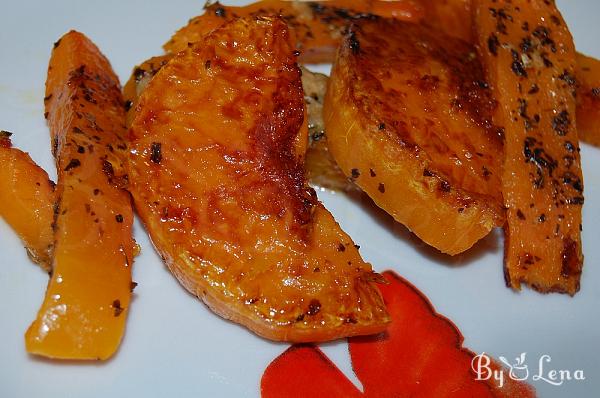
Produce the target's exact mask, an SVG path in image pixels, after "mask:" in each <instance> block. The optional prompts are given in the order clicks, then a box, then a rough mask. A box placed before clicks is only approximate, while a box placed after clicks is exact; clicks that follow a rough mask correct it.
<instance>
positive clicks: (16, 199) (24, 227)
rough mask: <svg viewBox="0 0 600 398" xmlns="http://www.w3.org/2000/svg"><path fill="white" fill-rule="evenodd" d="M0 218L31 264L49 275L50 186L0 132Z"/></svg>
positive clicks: (51, 199) (53, 198) (27, 157)
mask: <svg viewBox="0 0 600 398" xmlns="http://www.w3.org/2000/svg"><path fill="white" fill-rule="evenodd" d="M0 164H1V165H2V167H0V202H1V203H2V206H0V216H1V217H2V218H3V219H4V220H5V221H6V222H7V223H8V224H9V225H10V226H11V227H12V229H13V230H15V232H16V233H17V235H19V237H20V238H21V240H22V241H23V243H24V244H25V247H26V249H27V254H28V255H29V258H31V260H32V261H34V262H35V263H37V264H39V265H40V266H41V267H42V268H43V269H44V270H45V271H48V272H50V269H51V263H52V261H51V259H52V245H53V242H54V233H53V231H52V227H51V225H52V222H53V220H54V201H55V197H54V183H53V182H52V181H50V179H49V178H48V173H46V172H45V171H44V170H43V169H42V168H41V167H39V166H38V165H37V164H35V163H34V162H33V160H31V157H29V155H28V154H27V153H25V152H22V151H20V150H18V149H17V148H13V147H12V143H11V141H10V133H9V132H6V131H1V132H0Z"/></svg>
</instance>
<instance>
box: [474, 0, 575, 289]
mask: <svg viewBox="0 0 600 398" xmlns="http://www.w3.org/2000/svg"><path fill="white" fill-rule="evenodd" d="M473 5H474V11H475V15H476V19H475V20H476V28H477V37H479V40H480V43H479V49H480V51H481V58H482V60H483V63H484V65H485V67H486V71H487V77H488V81H489V83H490V85H491V87H492V90H493V91H494V95H495V97H496V98H497V99H498V102H499V104H500V106H499V107H498V112H497V113H496V115H495V120H496V122H497V123H498V124H499V125H501V126H502V127H503V128H504V136H505V140H504V142H505V144H504V162H503V178H502V193H503V197H504V204H505V206H506V208H507V211H506V220H507V225H506V227H505V229H504V232H505V236H506V239H505V255H504V263H505V264H504V265H505V276H506V282H507V284H508V286H511V287H513V288H514V289H519V288H520V286H521V284H527V285H529V286H531V287H532V288H534V289H536V290H538V291H541V292H546V293H547V292H561V293H568V294H571V295H573V294H575V293H576V292H577V291H578V290H579V281H580V277H581V272H582V267H583V254H582V249H581V228H582V227H581V223H582V218H581V211H582V206H583V202H584V197H583V176H582V170H581V158H580V154H579V139H578V134H577V117H576V114H577V112H576V90H577V87H576V79H575V77H574V76H575V71H576V62H577V61H576V59H577V57H576V52H575V46H574V44H573V38H572V37H571V33H570V32H569V29H568V28H567V25H566V23H565V21H564V20H563V18H562V16H561V14H560V12H559V11H558V9H557V8H556V5H555V4H554V2H553V1H548V0H477V1H475V2H474V3H473Z"/></svg>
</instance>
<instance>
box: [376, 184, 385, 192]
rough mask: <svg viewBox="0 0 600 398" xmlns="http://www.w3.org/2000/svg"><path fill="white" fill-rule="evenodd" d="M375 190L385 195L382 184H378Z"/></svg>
mask: <svg viewBox="0 0 600 398" xmlns="http://www.w3.org/2000/svg"><path fill="white" fill-rule="evenodd" d="M377 190H378V191H379V192H381V193H385V185H384V184H383V182H380V183H379V186H378V187H377Z"/></svg>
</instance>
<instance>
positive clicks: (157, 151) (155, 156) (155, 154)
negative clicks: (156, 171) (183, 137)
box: [150, 142, 162, 164]
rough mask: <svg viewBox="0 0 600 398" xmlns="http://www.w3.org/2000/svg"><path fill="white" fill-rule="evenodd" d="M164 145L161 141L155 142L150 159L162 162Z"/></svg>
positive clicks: (151, 148)
mask: <svg viewBox="0 0 600 398" xmlns="http://www.w3.org/2000/svg"><path fill="white" fill-rule="evenodd" d="M161 149H162V145H161V144H160V142H153V143H152V145H151V146H150V160H151V161H152V162H153V163H156V164H160V162H161V161H162V150H161Z"/></svg>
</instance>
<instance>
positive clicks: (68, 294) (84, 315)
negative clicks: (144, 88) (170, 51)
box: [25, 31, 134, 360]
mask: <svg viewBox="0 0 600 398" xmlns="http://www.w3.org/2000/svg"><path fill="white" fill-rule="evenodd" d="M45 105H46V108H45V109H46V112H47V113H46V117H47V119H48V125H49V127H50V133H51V137H52V143H53V148H52V149H53V153H54V157H55V160H56V166H57V171H58V181H57V185H56V202H55V204H54V206H53V207H54V210H55V214H54V223H53V224H52V229H53V240H54V247H53V251H52V275H51V279H50V282H49V284H48V288H47V290H46V296H45V299H44V302H43V304H42V306H41V308H40V310H39V312H38V315H37V318H36V320H35V321H34V322H33V323H32V324H31V326H30V327H29V329H28V330H27V333H26V335H25V344H26V348H27V351H28V352H29V353H31V354H36V355H41V356H45V357H50V358H58V359H78V360H88V359H107V358H109V357H110V356H111V355H112V354H113V353H114V352H115V351H116V350H117V349H118V347H119V343H120V341H121V338H122V336H123V333H124V330H125V319H126V317H127V313H128V310H129V301H130V296H131V286H132V285H131V265H132V263H133V247H134V241H133V238H132V236H131V226H132V223H133V210H132V206H131V200H130V196H129V194H128V193H127V192H126V191H125V190H124V189H123V186H124V182H126V178H124V177H123V176H122V174H121V173H122V171H123V170H124V168H123V162H124V161H125V160H126V156H125V154H126V153H127V151H126V149H127V147H126V142H125V132H126V129H125V110H124V108H123V99H122V95H121V87H120V84H119V80H118V78H117V76H116V75H115V73H114V72H113V70H112V68H111V66H110V64H109V62H108V60H107V59H106V58H105V57H104V55H102V54H101V53H100V51H99V50H98V48H97V47H96V46H95V45H94V44H93V43H92V42H91V41H90V40H89V39H88V38H87V37H85V36H84V35H83V34H81V33H79V32H75V31H71V32H69V33H67V34H65V35H64V36H63V37H62V38H61V39H60V40H59V41H58V42H57V43H56V44H55V47H54V49H53V51H52V56H51V58H50V64H49V67H48V78H47V80H46V98H45ZM48 225H50V224H48ZM45 228H47V227H45V226H43V228H41V232H43V231H45Z"/></svg>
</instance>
